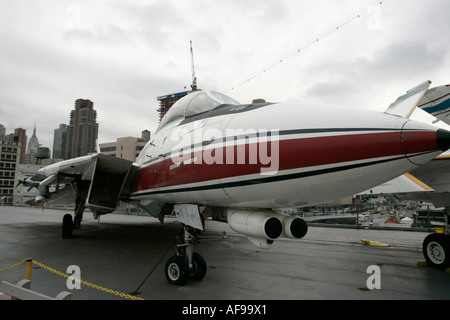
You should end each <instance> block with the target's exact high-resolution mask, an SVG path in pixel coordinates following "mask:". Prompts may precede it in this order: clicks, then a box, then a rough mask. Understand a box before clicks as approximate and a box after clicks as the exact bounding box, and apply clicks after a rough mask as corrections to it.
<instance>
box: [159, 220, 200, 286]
mask: <svg viewBox="0 0 450 320" xmlns="http://www.w3.org/2000/svg"><path fill="white" fill-rule="evenodd" d="M197 241H198V239H197V236H196V235H195V229H193V228H191V227H187V226H183V228H182V229H181V231H180V234H179V236H178V243H177V251H176V254H175V255H174V256H172V257H170V258H169V259H168V260H167V262H166V265H165V274H166V279H167V282H169V283H170V284H172V285H177V286H183V285H185V284H186V283H187V281H188V280H189V279H190V280H195V281H201V280H203V278H204V277H205V275H206V270H207V266H206V261H205V259H204V258H203V257H202V256H201V255H200V254H199V253H198V252H194V243H195V242H197Z"/></svg>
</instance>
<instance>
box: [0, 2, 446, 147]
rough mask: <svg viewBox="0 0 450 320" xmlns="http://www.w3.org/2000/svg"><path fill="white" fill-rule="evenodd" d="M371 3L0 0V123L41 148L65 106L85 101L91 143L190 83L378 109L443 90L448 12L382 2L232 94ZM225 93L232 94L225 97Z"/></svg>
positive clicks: (141, 126) (243, 94)
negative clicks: (92, 124)
mask: <svg viewBox="0 0 450 320" xmlns="http://www.w3.org/2000/svg"><path fill="white" fill-rule="evenodd" d="M372 4H374V1H373V0H342V1H332V0H318V1H317V0H316V1H312V0H298V1H297V0H262V1H256V0H215V1H211V0H197V1H181V0H153V1H144V0H133V1H123V0H109V1H105V0H101V1H100V0H89V1H87V0H85V1H76V0H72V1H65V0H55V1H49V0H47V1H45V0H43V1H32V0H20V1H12V0H3V1H2V4H1V11H0V43H1V50H0V123H1V124H3V125H5V126H6V129H7V133H10V132H13V131H14V129H15V128H17V127H22V128H25V129H27V134H28V137H31V134H32V129H33V125H34V123H35V122H36V123H37V135H38V138H39V142H40V143H42V144H43V145H44V146H46V147H49V148H50V149H52V144H53V130H54V129H55V128H57V127H58V126H59V124H60V123H68V122H69V114H70V111H71V110H72V109H73V106H74V102H75V100H76V99H78V98H85V99H90V100H92V101H94V107H95V109H96V110H97V112H98V122H99V124H100V134H99V140H100V141H99V142H100V143H104V142H111V141H115V139H116V138H118V137H124V136H139V135H140V133H141V131H142V130H145V129H147V130H150V131H151V132H152V133H154V131H155V129H156V126H157V124H158V114H157V112H156V109H157V107H158V103H157V100H156V97H157V96H160V95H164V94H168V93H173V92H177V91H180V90H184V88H185V87H187V88H189V85H190V84H191V60H190V51H189V41H190V40H192V41H193V43H194V57H195V71H196V75H197V78H198V85H199V87H200V88H201V89H210V90H217V91H221V92H227V94H228V95H230V96H231V97H233V98H234V99H236V100H238V101H240V102H242V103H248V102H251V100H252V99H253V98H265V99H267V100H269V101H313V102H326V103H332V104H343V105H350V106H355V107H358V108H359V107H361V108H373V109H378V110H384V109H386V108H387V107H388V106H389V104H390V103H391V102H393V101H394V100H395V99H396V98H397V97H398V96H400V95H402V94H403V93H404V92H405V91H406V90H408V89H410V88H411V87H413V86H415V85H417V84H419V83H421V82H423V81H425V80H432V81H433V85H432V86H438V85H443V84H448V83H450V72H449V64H450V50H449V49H450V48H449V47H450V42H449V41H448V34H449V32H450V14H449V11H448V7H449V4H450V1H448V0H432V1H427V2H426V1H418V0H386V1H383V3H382V5H376V6H374V7H371V9H370V10H369V11H364V14H361V16H360V18H356V19H354V20H352V21H351V22H349V23H347V24H345V25H344V26H342V27H340V28H339V30H337V29H336V30H335V31H334V32H331V33H330V34H328V35H327V36H325V37H323V38H320V40H319V41H318V42H317V41H316V42H313V44H311V45H310V46H308V47H307V48H306V49H305V50H302V51H301V52H300V53H297V54H295V55H293V56H291V57H290V58H289V59H284V60H283V62H279V63H277V64H276V65H275V66H274V67H272V68H270V69H268V70H267V71H266V72H263V73H262V74H261V75H259V76H257V77H254V78H251V81H249V82H245V83H244V84H242V85H240V86H236V85H237V84H240V83H241V82H242V81H244V80H246V79H247V78H248V77H251V76H252V75H254V74H255V73H258V72H260V71H262V70H264V69H265V68H266V67H267V66H269V65H271V64H272V63H273V62H278V61H279V59H280V58H283V57H286V55H288V54H289V53H291V52H295V51H296V49H297V48H300V47H303V46H304V45H305V44H308V43H310V41H311V40H313V41H314V39H315V37H318V36H320V35H323V34H324V33H325V32H327V31H330V30H334V29H335V28H336V26H338V25H339V23H341V22H343V21H346V19H349V18H352V17H356V13H358V12H361V11H362V10H365V9H366V8H368V7H369V6H370V5H372ZM231 88H234V89H232V90H230V89H231Z"/></svg>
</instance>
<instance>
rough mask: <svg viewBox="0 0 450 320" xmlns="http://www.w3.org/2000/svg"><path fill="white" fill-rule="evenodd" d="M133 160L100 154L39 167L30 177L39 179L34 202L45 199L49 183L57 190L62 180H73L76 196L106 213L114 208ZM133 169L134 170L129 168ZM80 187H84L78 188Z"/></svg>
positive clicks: (91, 206)
mask: <svg viewBox="0 0 450 320" xmlns="http://www.w3.org/2000/svg"><path fill="white" fill-rule="evenodd" d="M132 167H133V162H132V161H129V160H125V159H119V158H115V157H111V156H106V155H102V154H93V155H89V156H84V157H79V158H75V159H69V160H65V161H62V162H58V163H54V164H51V165H48V166H46V167H44V168H41V169H40V170H39V171H38V174H37V175H35V176H34V177H33V178H32V180H33V181H36V179H38V180H37V181H39V185H38V188H39V196H38V197H36V199H35V200H36V202H37V203H42V202H43V201H44V200H46V199H49V198H50V197H51V195H52V193H50V191H49V188H50V186H53V185H55V186H56V192H54V193H57V192H58V189H59V186H60V185H62V184H67V183H71V184H76V189H77V192H78V193H79V194H78V196H83V197H84V198H85V199H86V206H87V207H88V208H89V209H91V211H93V212H97V213H99V214H104V213H109V212H112V211H114V210H115V209H116V208H117V204H118V202H119V198H120V196H121V195H122V192H124V191H125V190H127V188H125V185H126V183H127V182H129V181H130V180H128V178H129V173H130V172H132V171H133V170H132ZM133 172H134V171H133ZM81 189H84V190H81Z"/></svg>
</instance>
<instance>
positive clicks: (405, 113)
mask: <svg viewBox="0 0 450 320" xmlns="http://www.w3.org/2000/svg"><path fill="white" fill-rule="evenodd" d="M430 84H431V81H425V82H424V83H422V84H420V85H418V86H416V87H414V88H412V89H410V90H408V91H407V92H406V94H404V95H403V96H401V97H399V98H398V99H397V100H396V101H395V102H394V103H392V104H391V105H390V106H389V108H388V109H387V110H386V111H385V113H388V114H393V115H396V116H400V117H403V118H409V117H410V116H411V114H412V113H413V111H414V109H415V108H416V107H417V105H418V104H419V102H420V101H421V100H422V98H423V97H424V95H425V93H426V92H427V90H428V88H429V87H430Z"/></svg>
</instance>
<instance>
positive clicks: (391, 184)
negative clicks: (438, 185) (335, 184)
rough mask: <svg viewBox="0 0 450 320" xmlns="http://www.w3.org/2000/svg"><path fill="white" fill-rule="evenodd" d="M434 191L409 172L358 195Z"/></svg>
mask: <svg viewBox="0 0 450 320" xmlns="http://www.w3.org/2000/svg"><path fill="white" fill-rule="evenodd" d="M431 191H434V189H433V188H431V187H430V186H428V185H427V184H426V183H424V182H422V181H420V180H419V179H417V178H416V177H414V176H413V175H412V174H410V173H406V174H404V175H402V176H400V177H397V178H395V179H392V180H390V181H388V182H386V183H383V184H381V185H379V186H376V187H375V188H371V189H369V190H366V191H363V192H361V193H359V194H360V195H371V194H373V195H396V194H400V193H401V194H403V193H426V192H431Z"/></svg>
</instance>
